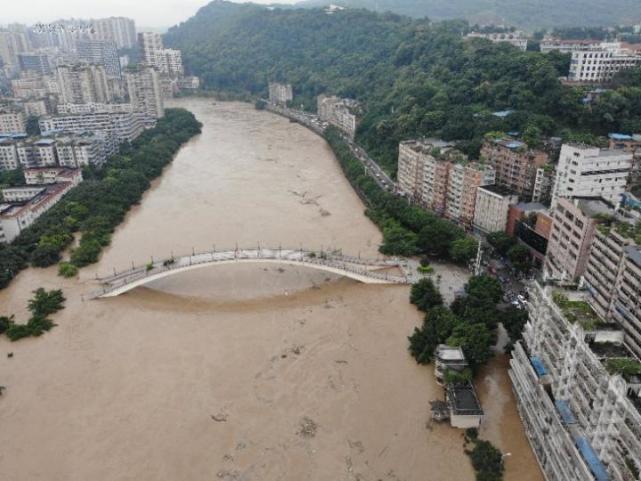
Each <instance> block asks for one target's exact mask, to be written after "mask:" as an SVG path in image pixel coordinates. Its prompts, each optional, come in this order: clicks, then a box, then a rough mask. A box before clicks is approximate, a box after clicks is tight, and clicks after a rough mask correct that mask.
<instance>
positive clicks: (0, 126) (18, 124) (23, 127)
mask: <svg viewBox="0 0 641 481" xmlns="http://www.w3.org/2000/svg"><path fill="white" fill-rule="evenodd" d="M26 133H27V123H26V119H25V116H24V113H22V112H20V111H14V110H7V109H0V135H7V136H11V135H16V134H26Z"/></svg>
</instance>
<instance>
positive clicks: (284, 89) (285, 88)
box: [269, 82, 294, 106]
mask: <svg viewBox="0 0 641 481" xmlns="http://www.w3.org/2000/svg"><path fill="white" fill-rule="evenodd" d="M292 100H294V89H293V88H292V86H291V84H281V83H278V82H270V83H269V102H270V103H272V104H274V105H281V106H286V105H287V102H291V101H292Z"/></svg>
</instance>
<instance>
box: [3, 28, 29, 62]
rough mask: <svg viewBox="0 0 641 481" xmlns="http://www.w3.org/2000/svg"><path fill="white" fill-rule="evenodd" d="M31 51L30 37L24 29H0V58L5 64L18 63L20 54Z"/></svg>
mask: <svg viewBox="0 0 641 481" xmlns="http://www.w3.org/2000/svg"><path fill="white" fill-rule="evenodd" d="M29 51H31V44H30V42H29V37H28V36H27V34H26V32H24V31H15V30H11V29H2V30H0V60H2V63H3V64H4V65H5V66H8V67H13V66H17V65H18V54H19V53H21V52H29Z"/></svg>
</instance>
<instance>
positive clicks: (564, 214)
mask: <svg viewBox="0 0 641 481" xmlns="http://www.w3.org/2000/svg"><path fill="white" fill-rule="evenodd" d="M613 215H614V209H613V208H612V206H611V205H609V204H607V203H606V202H604V201H603V200H601V199H595V198H574V199H565V198H561V199H559V201H558V203H557V204H556V206H555V207H554V209H553V215H552V217H553V219H554V220H553V223H552V232H551V233H550V241H549V243H548V250H547V256H546V258H545V265H544V271H543V273H544V276H545V277H546V278H549V279H554V280H557V281H559V282H561V283H567V284H573V283H576V282H577V281H578V280H579V278H580V277H581V276H582V275H583V273H584V272H585V268H586V266H587V263H588V256H589V253H590V248H591V247H592V241H593V239H594V236H595V232H596V228H597V225H598V224H599V223H600V222H603V219H605V218H607V217H609V216H613Z"/></svg>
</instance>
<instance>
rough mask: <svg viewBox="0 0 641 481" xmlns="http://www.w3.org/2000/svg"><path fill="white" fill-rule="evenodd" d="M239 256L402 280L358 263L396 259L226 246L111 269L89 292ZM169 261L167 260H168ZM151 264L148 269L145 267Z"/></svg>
mask: <svg viewBox="0 0 641 481" xmlns="http://www.w3.org/2000/svg"><path fill="white" fill-rule="evenodd" d="M242 259H275V260H278V259H282V260H285V261H293V262H300V263H301V264H306V263H307V264H316V265H323V266H326V267H330V268H335V269H339V270H343V271H345V272H351V273H354V274H357V275H360V276H364V277H369V278H373V279H379V280H385V281H387V282H392V283H406V282H407V278H406V277H405V276H404V275H391V274H389V273H377V272H373V271H371V270H369V269H363V268H359V267H358V266H380V267H381V268H385V267H393V266H399V265H400V261H399V260H398V259H381V260H379V259H377V260H374V259H365V258H361V257H354V256H346V255H343V254H337V253H336V251H330V252H326V251H311V250H305V249H282V248H278V249H271V248H260V249H233V250H232V249H230V250H217V251H216V250H213V251H208V252H200V253H195V252H194V253H192V255H188V256H180V257H177V258H176V257H172V258H169V259H163V260H161V261H156V262H152V263H150V264H147V265H145V266H135V265H134V266H133V267H132V269H130V270H127V271H124V272H120V273H118V272H115V271H114V275H113V276H109V277H107V278H102V279H98V280H101V281H102V282H103V286H102V288H101V289H100V290H97V291H95V292H94V293H92V294H91V297H92V298H95V297H100V296H102V295H105V294H108V293H110V292H112V291H114V290H116V289H119V288H121V287H123V286H126V285H127V284H131V283H133V282H136V281H138V280H140V279H144V278H146V277H149V276H155V275H158V274H162V273H164V272H168V271H172V270H176V269H184V268H186V267H190V266H197V265H201V264H215V263H217V262H229V261H230V260H242ZM168 261H171V262H168ZM149 266H151V268H150V267H149Z"/></svg>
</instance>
